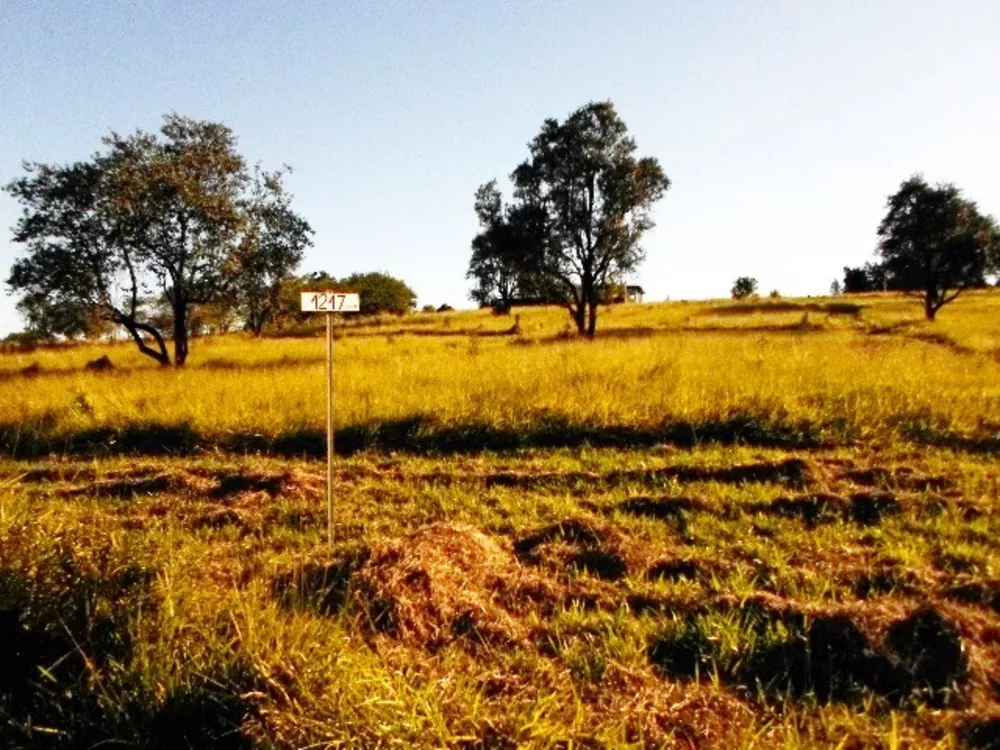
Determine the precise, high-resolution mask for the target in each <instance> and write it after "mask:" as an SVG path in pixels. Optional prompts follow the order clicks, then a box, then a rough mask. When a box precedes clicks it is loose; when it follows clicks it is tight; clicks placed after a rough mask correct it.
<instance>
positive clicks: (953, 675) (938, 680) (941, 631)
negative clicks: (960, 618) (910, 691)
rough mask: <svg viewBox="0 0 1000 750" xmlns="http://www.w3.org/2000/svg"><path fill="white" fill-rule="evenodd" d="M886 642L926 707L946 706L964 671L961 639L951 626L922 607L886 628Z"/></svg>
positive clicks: (966, 667) (934, 613)
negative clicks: (887, 629) (909, 677)
mask: <svg viewBox="0 0 1000 750" xmlns="http://www.w3.org/2000/svg"><path fill="white" fill-rule="evenodd" d="M886 642H887V644H888V645H889V647H890V648H891V649H892V650H893V652H894V653H895V654H896V656H897V657H898V658H899V660H900V662H901V664H902V665H903V668H904V669H906V671H907V672H908V673H909V674H910V675H911V676H912V678H913V682H914V689H915V690H916V691H917V692H918V693H919V694H920V696H921V697H922V698H924V700H926V701H927V703H929V704H930V705H933V706H943V705H946V704H948V703H949V702H950V699H951V697H952V696H953V695H954V694H955V693H956V692H957V689H958V685H959V683H961V682H963V681H964V680H965V678H966V675H967V670H968V665H967V663H966V658H965V650H964V648H963V647H962V639H961V637H960V636H959V634H958V630H957V629H956V628H955V626H954V625H953V624H952V623H950V622H949V621H948V620H946V619H945V618H943V617H942V616H941V615H940V614H938V612H937V611H936V610H934V609H933V608H931V607H925V608H923V609H919V610H917V611H916V612H914V613H913V614H911V615H910V616H909V617H907V618H906V619H904V620H901V621H899V622H897V623H895V624H894V625H893V626H892V627H891V628H889V632H888V633H887V634H886Z"/></svg>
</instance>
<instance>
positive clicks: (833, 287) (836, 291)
mask: <svg viewBox="0 0 1000 750" xmlns="http://www.w3.org/2000/svg"><path fill="white" fill-rule="evenodd" d="M845 270H846V269H845ZM840 293H841V286H840V281H839V280H837V279H834V280H833V283H832V284H830V296H831V297H839V296H840Z"/></svg>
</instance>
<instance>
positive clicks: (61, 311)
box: [17, 292, 114, 339]
mask: <svg viewBox="0 0 1000 750" xmlns="http://www.w3.org/2000/svg"><path fill="white" fill-rule="evenodd" d="M17 310H18V312H19V313H21V317H23V318H24V320H25V322H26V323H27V326H26V327H25V333H29V334H31V335H33V336H35V337H37V338H38V339H55V338H57V337H62V338H67V339H79V338H94V337H96V336H102V335H107V334H109V333H110V332H111V331H112V330H113V328H114V326H113V325H111V324H110V323H109V322H108V321H107V320H105V319H104V318H102V317H101V316H100V315H99V314H97V313H95V311H94V310H92V309H91V308H89V307H87V306H86V305H84V304H81V303H79V302H77V303H67V304H62V305H60V304H56V303H55V302H54V300H53V298H52V297H51V296H50V295H48V294H45V293H42V292H36V293H32V294H25V295H24V296H23V297H22V298H21V300H20V301H18V303H17Z"/></svg>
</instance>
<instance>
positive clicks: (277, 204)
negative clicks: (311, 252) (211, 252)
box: [226, 170, 312, 336]
mask: <svg viewBox="0 0 1000 750" xmlns="http://www.w3.org/2000/svg"><path fill="white" fill-rule="evenodd" d="M290 201H291V199H290V197H289V195H288V194H287V193H286V192H285V190H284V187H283V185H282V173H281V172H271V173H267V172H261V171H260V170H257V172H256V173H255V175H254V181H253V187H252V190H251V193H250V196H249V197H248V198H247V199H246V200H245V201H244V202H243V212H244V217H245V226H244V229H243V233H242V237H241V240H240V242H239V243H238V244H237V246H236V247H235V249H234V252H233V254H232V256H231V258H230V262H229V263H228V265H227V267H226V274H227V277H228V281H229V285H228V287H229V294H228V295H227V302H228V303H229V304H230V305H231V306H232V307H233V308H235V310H236V311H237V312H238V313H239V315H240V317H241V318H242V319H243V321H244V325H245V326H246V328H247V330H249V331H251V332H252V333H253V334H254V335H255V336H260V334H261V332H262V331H263V330H264V328H265V326H267V325H269V324H271V323H272V322H274V320H275V319H276V318H277V317H278V315H279V314H280V312H281V296H282V289H283V287H284V286H285V285H287V284H289V283H291V282H292V280H293V279H292V272H293V271H294V270H295V269H296V268H298V266H299V263H301V262H302V256H303V254H304V253H305V249H306V248H307V247H309V246H310V245H311V244H312V240H311V239H310V235H311V234H312V229H311V228H310V226H309V224H308V223H307V222H306V221H305V219H303V218H302V217H300V216H298V215H297V214H296V213H295V212H294V211H292V209H291V205H290Z"/></svg>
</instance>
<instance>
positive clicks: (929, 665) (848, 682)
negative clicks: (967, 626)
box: [647, 598, 969, 707]
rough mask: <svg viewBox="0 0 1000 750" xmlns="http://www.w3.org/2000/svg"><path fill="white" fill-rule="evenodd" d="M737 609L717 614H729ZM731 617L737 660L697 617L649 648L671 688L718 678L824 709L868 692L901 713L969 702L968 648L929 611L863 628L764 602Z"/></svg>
mask: <svg viewBox="0 0 1000 750" xmlns="http://www.w3.org/2000/svg"><path fill="white" fill-rule="evenodd" d="M734 603H735V602H728V601H724V600H721V599H720V600H719V602H717V605H722V606H723V608H724V610H725V609H727V608H728V607H729V606H730V605H731V604H734ZM724 610H718V611H724ZM728 611H730V612H731V613H732V615H733V616H734V617H735V618H736V619H735V620H733V622H734V623H738V627H739V629H740V630H741V631H742V636H741V640H742V641H743V645H742V646H741V647H740V648H739V653H737V654H735V655H734V654H733V653H731V652H729V651H727V650H720V648H719V645H718V638H716V637H714V635H713V631H712V629H711V625H710V624H709V622H710V621H709V620H705V619H704V617H703V616H702V615H699V614H697V613H694V612H692V613H690V614H689V615H688V616H687V618H686V620H685V621H684V623H683V625H682V626H680V627H679V628H675V629H673V630H672V631H671V632H670V633H668V634H666V635H665V636H664V637H660V638H658V639H654V640H653V641H652V642H651V643H650V645H649V648H648V651H647V656H648V658H649V660H650V662H651V663H652V664H653V666H654V667H655V668H656V669H657V670H658V671H659V672H660V673H661V674H664V675H667V676H669V677H671V678H674V679H687V680H689V679H693V678H698V677H704V676H705V675H709V674H718V675H719V677H720V678H721V679H722V681H723V682H725V683H727V684H730V685H735V686H740V687H741V688H743V689H745V690H748V691H749V694H751V695H759V696H760V697H762V698H764V699H765V700H777V701H781V700H784V699H786V698H788V697H794V698H802V697H805V696H809V695H811V696H813V697H815V698H816V699H817V700H818V701H820V702H822V703H827V702H830V701H836V702H844V703H854V702H856V701H858V700H862V699H863V697H864V695H865V694H866V693H869V694H875V695H879V696H882V697H884V698H886V699H888V700H889V701H890V702H891V703H893V704H895V705H903V704H906V703H908V702H910V701H915V702H918V703H922V704H925V705H929V706H933V707H944V706H955V705H959V704H960V703H961V702H962V701H963V699H964V692H965V691H964V689H963V687H964V685H965V683H966V682H967V681H968V677H969V671H968V663H967V659H966V656H965V649H964V647H963V643H962V640H961V638H960V636H959V633H958V630H957V628H956V626H955V625H954V624H952V623H951V622H949V621H948V620H947V619H945V618H944V617H943V616H942V615H941V614H939V613H938V612H937V611H936V610H934V609H932V608H930V607H924V608H921V609H918V610H915V611H913V612H911V613H910V614H909V615H907V616H905V617H902V618H897V619H895V620H894V621H892V622H890V623H889V624H888V625H887V626H885V625H878V624H876V623H873V622H869V623H865V622H863V621H861V620H859V619H857V613H856V612H852V611H851V610H849V609H844V610H841V611H833V612H820V611H812V610H811V608H806V609H803V608H801V607H797V606H795V605H794V604H793V603H791V602H777V601H772V600H769V599H767V598H760V599H755V600H752V601H744V602H741V603H738V604H737V606H736V608H734V609H728ZM779 624H780V628H776V627H775V626H777V625H779ZM873 626H874V627H873ZM775 636H779V637H777V638H776V637H775Z"/></svg>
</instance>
